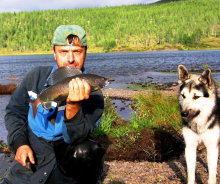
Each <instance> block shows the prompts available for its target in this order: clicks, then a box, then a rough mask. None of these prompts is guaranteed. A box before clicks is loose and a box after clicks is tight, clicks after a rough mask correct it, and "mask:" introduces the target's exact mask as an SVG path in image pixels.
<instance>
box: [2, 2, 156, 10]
mask: <svg viewBox="0 0 220 184" xmlns="http://www.w3.org/2000/svg"><path fill="white" fill-rule="evenodd" d="M157 1H159V0H0V13H3V12H12V13H13V12H21V11H33V10H36V11H37V10H58V9H74V8H93V7H105V6H120V5H132V4H149V3H154V2H157Z"/></svg>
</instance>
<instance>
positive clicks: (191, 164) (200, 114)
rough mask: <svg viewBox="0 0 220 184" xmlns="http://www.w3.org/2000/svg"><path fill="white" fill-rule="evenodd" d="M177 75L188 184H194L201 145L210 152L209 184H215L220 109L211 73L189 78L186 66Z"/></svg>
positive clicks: (208, 159)
mask: <svg viewBox="0 0 220 184" xmlns="http://www.w3.org/2000/svg"><path fill="white" fill-rule="evenodd" d="M178 72H179V73H178V75H179V84H180V97H179V101H180V106H181V116H182V119H183V127H182V133H183V137H184V140H185V144H186V148H185V157H186V163H187V175H188V184H194V183H195V167H196V149H197V146H198V144H199V143H201V142H203V143H204V145H205V146H206V148H207V162H208V169H209V180H208V183H209V184H215V183H216V172H217V171H216V169H217V162H218V143H219V132H220V130H219V125H220V105H219V98H218V96H217V90H216V88H215V84H214V81H213V79H212V76H211V70H210V69H206V70H205V71H204V72H203V73H202V74H201V75H194V74H189V72H188V70H187V69H186V67H185V66H183V65H179V66H178Z"/></svg>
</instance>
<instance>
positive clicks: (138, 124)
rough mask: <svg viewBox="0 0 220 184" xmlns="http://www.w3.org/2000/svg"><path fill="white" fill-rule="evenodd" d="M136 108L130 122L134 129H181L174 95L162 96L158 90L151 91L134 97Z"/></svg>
mask: <svg viewBox="0 0 220 184" xmlns="http://www.w3.org/2000/svg"><path fill="white" fill-rule="evenodd" d="M136 100H137V102H136V105H135V107H136V109H135V111H134V112H133V118H132V119H131V124H132V126H133V128H135V129H137V128H138V129H143V128H145V127H150V128H152V129H154V130H161V129H163V130H166V131H168V132H170V131H175V132H179V131H180V130H181V116H180V107H179V102H178V99H177V97H176V96H175V95H172V96H165V95H164V96H163V95H162V93H161V92H160V91H153V92H152V93H151V94H147V95H144V94H142V93H139V96H137V97H136Z"/></svg>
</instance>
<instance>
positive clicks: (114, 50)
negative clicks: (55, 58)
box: [0, 47, 220, 56]
mask: <svg viewBox="0 0 220 184" xmlns="http://www.w3.org/2000/svg"><path fill="white" fill-rule="evenodd" d="M200 50H220V48H216V47H209V48H203V47H201V48H191V47H190V48H189V47H182V48H181V49H178V48H176V47H167V48H166V47H165V48H164V49H161V48H155V49H152V48H151V49H149V48H148V49H146V48H145V49H144V48H135V49H131V48H123V49H121V48H115V49H111V50H109V51H108V52H107V51H104V50H103V48H98V49H94V48H91V49H88V51H87V53H88V54H95V53H96V54H98V53H123V52H157V51H200ZM51 54H53V51H52V50H51V51H36V52H18V51H15V52H3V53H2V51H1V50H0V56H16V55H51Z"/></svg>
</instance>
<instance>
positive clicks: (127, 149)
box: [96, 128, 185, 162]
mask: <svg viewBox="0 0 220 184" xmlns="http://www.w3.org/2000/svg"><path fill="white" fill-rule="evenodd" d="M96 140H97V141H99V142H100V143H102V144H104V145H105V146H106V147H107V151H106V158H105V160H106V161H114V160H118V161H119V160H123V161H133V162H134V161H149V162H164V161H169V160H172V159H174V158H178V157H179V156H180V155H182V154H183V151H184V147H185V145H184V142H183V138H182V137H181V135H175V134H172V133H168V132H165V131H163V130H161V131H155V132H154V131H152V130H150V129H149V128H145V129H143V130H142V131H141V132H139V133H137V134H136V135H135V134H133V135H132V138H131V137H129V136H124V137H120V138H114V137H110V136H107V135H106V136H105V137H97V138H96Z"/></svg>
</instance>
